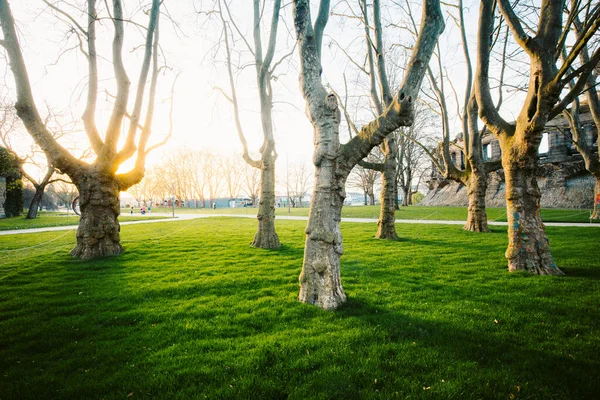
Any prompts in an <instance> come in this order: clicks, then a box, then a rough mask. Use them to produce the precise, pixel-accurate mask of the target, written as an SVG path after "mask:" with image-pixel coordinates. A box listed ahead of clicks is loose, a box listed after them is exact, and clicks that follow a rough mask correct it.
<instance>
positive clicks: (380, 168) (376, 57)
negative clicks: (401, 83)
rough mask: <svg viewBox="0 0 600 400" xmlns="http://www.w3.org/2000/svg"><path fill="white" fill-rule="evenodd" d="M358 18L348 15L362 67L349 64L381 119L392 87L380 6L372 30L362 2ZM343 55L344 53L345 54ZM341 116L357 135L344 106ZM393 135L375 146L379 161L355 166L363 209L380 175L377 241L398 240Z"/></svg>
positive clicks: (372, 196)
mask: <svg viewBox="0 0 600 400" xmlns="http://www.w3.org/2000/svg"><path fill="white" fill-rule="evenodd" d="M359 7H360V14H359V15H357V14H356V13H355V12H354V11H351V12H352V14H353V18H358V19H359V20H360V21H361V23H362V25H363V29H364V33H365V42H366V57H365V64H366V66H360V65H358V64H357V63H356V62H354V61H352V59H351V58H350V57H349V58H350V60H351V61H352V62H353V64H354V65H355V66H357V67H358V69H359V70H360V71H361V72H363V73H364V74H365V75H366V76H367V77H368V79H369V94H370V98H371V105H372V107H373V110H374V115H381V114H382V113H383V112H384V109H385V108H387V107H389V105H390V104H391V102H392V101H393V96H392V89H391V87H392V85H391V84H390V80H389V79H388V71H387V69H386V53H385V52H384V46H383V28H382V23H381V6H380V2H379V0H374V1H373V7H372V8H373V27H371V24H370V22H369V12H368V4H367V1H366V0H360V1H359ZM371 30H373V31H374V38H373V37H372V36H371ZM345 53H346V52H345ZM346 54H347V53H346ZM343 109H344V115H345V117H346V121H347V123H348V125H349V128H350V129H349V132H350V134H351V136H352V132H353V131H354V132H355V133H357V132H358V129H357V128H356V126H355V124H354V123H353V122H352V121H351V120H350V117H349V115H348V112H347V111H346V106H345V105H344V106H343ZM396 139H397V138H396V135H395V134H391V135H388V136H387V137H386V138H384V140H383V142H382V143H381V144H380V145H379V151H380V153H381V155H382V160H381V161H377V162H374V161H373V160H372V159H371V160H361V161H360V162H359V166H358V167H356V169H355V179H354V183H355V186H358V187H361V188H362V189H363V191H364V193H365V205H366V204H367V195H368V196H369V200H370V201H369V203H370V204H371V205H374V204H375V194H374V192H373V186H374V183H375V180H376V179H378V178H379V177H380V174H379V173H381V193H380V204H381V208H380V213H379V220H378V222H377V226H378V229H377V233H376V234H375V237H376V238H378V239H391V240H396V239H398V235H397V234H396V225H395V221H396V203H397V200H396V199H397V192H398V190H397V161H398V157H397V152H398V145H397V141H396Z"/></svg>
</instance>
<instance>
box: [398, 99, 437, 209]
mask: <svg viewBox="0 0 600 400" xmlns="http://www.w3.org/2000/svg"><path fill="white" fill-rule="evenodd" d="M432 125H433V121H432V118H431V115H430V113H429V112H428V111H427V110H426V109H425V108H424V107H423V105H422V104H421V102H419V103H418V104H417V105H416V106H415V117H414V122H413V124H412V125H411V126H409V127H404V128H401V134H398V135H397V139H396V143H397V144H398V151H397V152H396V153H397V157H398V162H397V173H396V179H397V180H398V183H397V184H396V187H397V190H400V191H402V206H409V205H412V204H413V201H412V195H413V189H412V188H413V183H414V180H415V176H419V175H422V170H423V163H424V161H425V159H427V160H429V158H427V153H426V152H425V151H424V150H423V148H424V147H426V145H425V142H426V141H429V140H430V138H429V136H428V134H427V132H426V129H427V127H430V126H432ZM417 187H418V184H417ZM396 198H397V196H396Z"/></svg>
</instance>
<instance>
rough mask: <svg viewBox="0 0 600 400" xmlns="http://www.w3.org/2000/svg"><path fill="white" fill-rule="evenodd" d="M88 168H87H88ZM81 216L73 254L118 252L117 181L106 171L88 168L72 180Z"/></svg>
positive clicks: (90, 256)
mask: <svg viewBox="0 0 600 400" xmlns="http://www.w3.org/2000/svg"><path fill="white" fill-rule="evenodd" d="M90 169H91V168H90ZM75 185H76V186H77V189H78V190H79V207H80V210H81V219H80V221H79V227H78V228H77V245H76V246H75V248H74V249H73V250H71V255H72V256H73V257H78V258H81V259H83V260H90V259H93V258H100V257H108V256H114V255H118V254H121V253H122V252H123V247H122V246H121V244H120V235H119V232H120V230H121V228H120V226H119V222H118V220H117V218H118V217H119V214H120V205H119V185H118V184H117V181H116V180H115V178H114V177H112V176H111V175H110V174H104V173H101V172H99V171H97V170H92V171H88V172H87V173H85V174H83V175H82V177H81V178H80V179H78V180H77V181H75Z"/></svg>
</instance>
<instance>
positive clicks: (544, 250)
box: [502, 137, 563, 275]
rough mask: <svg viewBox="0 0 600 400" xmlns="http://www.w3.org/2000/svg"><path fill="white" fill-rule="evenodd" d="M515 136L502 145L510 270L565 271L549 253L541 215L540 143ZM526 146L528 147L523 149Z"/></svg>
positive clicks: (547, 272) (554, 272)
mask: <svg viewBox="0 0 600 400" xmlns="http://www.w3.org/2000/svg"><path fill="white" fill-rule="evenodd" d="M515 139H516V138H514V137H513V138H509V139H505V140H506V142H515V143H509V144H506V145H505V146H503V149H502V150H503V151H502V166H503V168H504V174H505V179H506V215H507V217H508V248H507V250H506V258H507V260H508V270H509V271H527V272H530V273H532V274H538V275H562V274H563V272H562V271H561V270H560V269H559V268H558V266H557V265H556V264H555V263H554V260H553V259H552V255H551V254H550V243H549V241H548V236H547V235H546V229H545V227H544V224H543V223H542V217H541V215H540V197H541V193H540V188H539V187H538V184H537V178H536V175H535V171H536V169H537V151H536V149H537V146H533V145H531V146H528V144H524V143H522V142H521V141H518V140H515ZM507 147H508V148H507ZM527 147H529V151H523V149H524V148H527ZM534 147H535V149H534V150H531V149H532V148H534Z"/></svg>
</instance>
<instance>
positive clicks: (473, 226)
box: [463, 169, 490, 232]
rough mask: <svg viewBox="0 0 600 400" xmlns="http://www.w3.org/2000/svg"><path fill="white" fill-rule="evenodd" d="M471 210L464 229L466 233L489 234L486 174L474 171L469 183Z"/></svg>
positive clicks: (469, 209)
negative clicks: (486, 205)
mask: <svg viewBox="0 0 600 400" xmlns="http://www.w3.org/2000/svg"><path fill="white" fill-rule="evenodd" d="M467 190H468V195H469V208H468V214H467V222H466V224H465V226H464V227H463V229H464V230H466V231H472V232H489V231H490V230H489V228H488V223H487V211H486V208H485V192H486V190H487V180H486V174H484V173H483V174H482V173H481V172H480V171H478V170H475V169H474V170H472V171H471V174H470V176H469V181H468V182H467Z"/></svg>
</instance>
